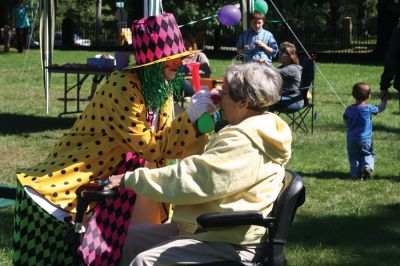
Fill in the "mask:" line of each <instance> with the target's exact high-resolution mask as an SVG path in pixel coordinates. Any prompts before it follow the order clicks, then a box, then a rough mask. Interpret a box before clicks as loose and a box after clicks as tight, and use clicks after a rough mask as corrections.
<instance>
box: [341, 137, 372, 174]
mask: <svg viewBox="0 0 400 266" xmlns="http://www.w3.org/2000/svg"><path fill="white" fill-rule="evenodd" d="M347 153H348V155H349V162H350V176H351V177H352V178H360V177H361V169H363V168H364V169H370V170H374V163H375V154H374V153H373V152H372V139H363V140H355V139H347Z"/></svg>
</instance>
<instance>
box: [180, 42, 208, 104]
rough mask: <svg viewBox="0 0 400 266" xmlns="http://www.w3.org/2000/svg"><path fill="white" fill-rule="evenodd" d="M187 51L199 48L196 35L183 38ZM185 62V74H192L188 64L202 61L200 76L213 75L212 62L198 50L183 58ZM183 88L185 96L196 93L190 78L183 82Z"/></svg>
mask: <svg viewBox="0 0 400 266" xmlns="http://www.w3.org/2000/svg"><path fill="white" fill-rule="evenodd" d="M183 42H184V45H185V48H186V51H196V50H198V48H197V44H196V41H195V39H194V37H192V36H190V35H188V36H186V37H185V38H184V40H183ZM182 62H183V67H182V69H183V72H184V73H185V75H187V76H190V75H191V73H190V69H189V67H188V66H187V65H188V64H191V63H196V62H197V63H200V71H199V72H200V77H202V78H209V77H210V75H211V69H210V62H209V61H208V58H207V56H206V55H205V54H204V53H202V52H200V51H198V52H197V53H194V54H191V55H189V56H187V57H185V58H184V59H182ZM183 90H184V97H190V96H192V95H193V94H194V88H193V86H192V84H191V82H190V80H187V79H185V81H184V83H183Z"/></svg>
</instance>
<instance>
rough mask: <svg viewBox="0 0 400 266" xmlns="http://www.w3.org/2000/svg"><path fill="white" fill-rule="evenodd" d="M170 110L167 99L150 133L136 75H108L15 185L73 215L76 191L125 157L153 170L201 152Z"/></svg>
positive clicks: (201, 140) (198, 140)
mask: <svg viewBox="0 0 400 266" xmlns="http://www.w3.org/2000/svg"><path fill="white" fill-rule="evenodd" d="M172 108H173V103H172V99H170V100H168V101H167V102H166V103H165V105H164V106H163V107H162V108H161V110H160V114H159V123H158V131H157V132H155V131H154V130H153V129H152V128H151V126H150V125H149V123H147V115H148V114H147V107H146V105H145V100H144V98H143V96H142V94H141V83H140V80H139V78H138V75H137V73H136V71H135V70H125V71H121V72H113V73H112V74H111V76H110V78H109V80H108V81H107V83H106V84H105V85H104V86H103V87H102V88H101V89H100V90H99V91H98V92H97V93H96V95H95V97H94V98H93V99H92V101H91V102H90V104H89V105H88V107H87V108H86V110H85V111H84V112H83V113H82V114H81V115H80V116H79V118H78V119H77V121H76V122H75V124H74V126H73V127H72V129H71V130H70V131H69V132H68V133H67V134H65V135H64V136H63V137H62V138H61V139H60V140H59V141H58V143H56V145H55V147H54V148H53V150H52V151H51V152H50V154H49V156H48V158H47V159H46V160H45V161H44V162H41V163H39V164H38V165H36V166H33V167H30V168H27V169H21V170H19V171H18V173H17V178H18V181H19V182H20V184H21V185H22V186H30V187H32V188H33V189H34V190H36V191H37V192H39V193H40V194H41V195H43V196H44V197H45V198H46V199H48V200H49V201H50V202H51V203H53V204H55V205H56V206H59V207H61V208H63V209H65V210H68V211H73V212H74V211H75V207H76V198H75V190H76V189H77V187H79V186H80V185H83V184H86V183H88V182H91V181H94V180H95V179H104V178H106V177H108V176H110V175H111V174H113V173H114V172H115V171H116V170H117V168H118V165H119V164H120V163H121V161H122V160H124V158H125V154H126V153H127V152H133V153H136V154H138V155H139V156H140V157H141V158H143V159H145V160H146V161H149V162H153V163H156V164H157V165H160V163H161V164H162V163H163V160H164V159H169V158H170V159H173V158H180V157H184V156H187V155H190V154H195V153H199V152H201V151H202V149H203V147H204V145H205V143H206V140H207V137H206V136H198V135H197V134H196V131H195V129H194V127H193V125H192V124H191V123H190V121H189V119H188V116H187V114H186V112H183V113H181V114H180V115H179V116H177V117H176V118H175V119H172Z"/></svg>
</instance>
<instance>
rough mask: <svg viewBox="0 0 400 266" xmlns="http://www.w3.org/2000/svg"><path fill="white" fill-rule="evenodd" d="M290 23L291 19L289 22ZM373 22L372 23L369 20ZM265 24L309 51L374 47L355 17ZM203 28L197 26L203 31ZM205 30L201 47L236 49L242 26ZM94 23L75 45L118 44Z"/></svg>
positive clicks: (111, 28)
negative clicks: (332, 23) (332, 24)
mask: <svg viewBox="0 0 400 266" xmlns="http://www.w3.org/2000/svg"><path fill="white" fill-rule="evenodd" d="M289 23H290V22H289ZM370 24H371V25H374V23H373V22H372V23H370ZM61 26H62V25H61V23H57V24H56V34H55V48H56V49H60V48H61V47H62V41H61V28H62V27H61ZM38 28H39V27H38V26H35V27H34V32H33V38H34V40H38V36H39V34H38ZM266 28H267V29H268V30H269V31H271V32H272V33H273V35H274V36H275V38H276V40H277V42H278V43H280V42H283V41H290V42H293V43H295V44H296V45H297V46H298V49H299V50H301V47H300V44H299V43H298V42H297V40H296V39H295V37H294V34H295V35H296V36H297V37H298V39H299V40H300V42H301V43H302V45H303V46H304V47H305V49H306V50H307V51H309V52H313V53H317V54H322V53H323V54H325V53H330V54H343V53H369V52H371V51H372V50H373V48H374V46H375V43H376V33H375V31H374V30H373V29H372V30H367V32H370V33H372V34H366V33H365V32H366V31H365V29H363V30H361V27H360V26H359V21H358V20H356V19H355V20H353V21H351V28H349V27H348V26H346V25H342V26H341V27H339V28H338V29H336V30H332V29H330V28H329V27H327V26H325V27H322V28H321V27H319V28H316V27H313V26H312V25H309V26H307V27H303V28H298V27H296V26H295V25H290V28H291V29H293V32H294V34H293V33H292V32H291V31H290V29H289V27H288V25H286V24H285V22H284V21H281V20H277V19H276V20H268V21H267V23H266ZM202 30H203V29H200V30H199V29H198V31H202ZM204 31H205V32H207V34H202V36H204V38H202V40H199V42H200V43H199V44H200V47H201V48H203V49H207V50H222V51H223V50H225V51H236V48H235V46H236V41H237V39H238V37H239V34H240V33H241V31H242V29H241V26H240V25H237V26H235V27H232V26H230V27H226V26H219V27H216V28H214V29H211V30H210V29H206V28H205V29H204ZM95 36H96V34H95V25H94V23H93V24H90V25H85V26H80V27H79V28H77V29H76V32H75V38H74V42H75V47H74V49H90V50H113V49H116V48H117V38H118V27H117V23H116V22H114V21H109V22H103V23H102V29H101V33H100V35H99V39H98V40H96V39H95Z"/></svg>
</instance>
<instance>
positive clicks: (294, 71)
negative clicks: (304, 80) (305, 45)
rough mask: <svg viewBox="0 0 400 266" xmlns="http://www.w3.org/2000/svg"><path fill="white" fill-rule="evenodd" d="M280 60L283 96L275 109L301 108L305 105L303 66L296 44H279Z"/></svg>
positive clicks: (279, 68)
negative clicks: (301, 88)
mask: <svg viewBox="0 0 400 266" xmlns="http://www.w3.org/2000/svg"><path fill="white" fill-rule="evenodd" d="M278 61H279V63H281V65H280V66H279V67H278V69H277V70H278V72H279V73H280V74H281V76H282V80H283V84H282V91H281V97H280V98H279V101H278V102H277V103H276V104H275V105H274V107H273V109H274V110H277V111H280V110H299V109H300V108H302V107H303V106H304V100H303V95H302V94H301V91H300V83H301V71H302V69H303V68H302V66H300V65H299V58H298V56H297V51H296V46H295V45H294V44H292V43H290V42H283V43H281V44H280V45H279V53H278Z"/></svg>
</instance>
